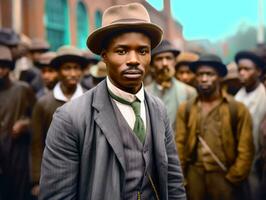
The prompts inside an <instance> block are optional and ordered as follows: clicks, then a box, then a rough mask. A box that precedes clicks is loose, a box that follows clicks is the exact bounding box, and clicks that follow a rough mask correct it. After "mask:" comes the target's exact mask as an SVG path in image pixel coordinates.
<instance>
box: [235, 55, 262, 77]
mask: <svg viewBox="0 0 266 200" xmlns="http://www.w3.org/2000/svg"><path fill="white" fill-rule="evenodd" d="M245 58H246V59H249V60H252V61H253V62H254V63H255V64H256V65H257V67H258V68H260V69H261V70H262V71H263V72H264V71H265V70H266V67H265V63H264V61H263V60H262V59H261V58H260V57H259V56H257V55H255V54H253V53H251V52H245V51H243V52H239V53H237V54H236V56H235V62H236V63H238V62H239V60H240V59H245Z"/></svg>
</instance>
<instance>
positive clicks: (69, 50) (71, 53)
mask: <svg viewBox="0 0 266 200" xmlns="http://www.w3.org/2000/svg"><path fill="white" fill-rule="evenodd" d="M56 54H57V56H56V57H55V58H54V59H53V60H52V61H51V65H52V66H53V67H54V68H55V69H59V68H60V67H61V65H62V64H63V63H66V62H75V63H78V64H80V66H81V68H85V67H86V65H87V64H88V62H87V59H86V58H84V57H83V56H82V51H81V50H79V49H78V48H76V47H73V46H62V47H60V48H59V49H58V51H57V53H56Z"/></svg>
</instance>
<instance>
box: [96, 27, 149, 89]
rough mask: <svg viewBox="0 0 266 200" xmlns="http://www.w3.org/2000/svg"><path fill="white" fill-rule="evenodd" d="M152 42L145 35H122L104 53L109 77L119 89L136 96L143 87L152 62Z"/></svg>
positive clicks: (115, 38) (131, 33)
mask: <svg viewBox="0 0 266 200" xmlns="http://www.w3.org/2000/svg"><path fill="white" fill-rule="evenodd" d="M150 52H151V42H150V39H149V38H148V37H147V36H146V35H145V34H143V33H139V32H128V33H122V34H120V35H118V36H116V37H113V38H112V39H110V40H109V42H108V45H107V47H106V48H105V49H104V50H103V51H102V54H101V55H102V58H103V61H104V62H105V63H106V66H107V75H108V77H109V78H110V80H111V82H112V83H113V84H114V85H115V86H116V87H118V88H119V89H121V90H123V91H125V92H128V93H132V94H136V93H137V92H138V91H139V90H140V88H141V87H142V82H143V79H144V75H145V73H146V72H147V70H148V68H149V64H150V60H151V54H150Z"/></svg>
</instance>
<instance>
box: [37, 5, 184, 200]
mask: <svg viewBox="0 0 266 200" xmlns="http://www.w3.org/2000/svg"><path fill="white" fill-rule="evenodd" d="M102 24H103V26H102V27H101V28H99V29H97V30H95V31H94V32H92V33H91V34H90V35H89V37H88V40H87V46H88V47H89V49H90V50H91V51H92V52H93V53H95V54H98V55H101V57H102V59H103V61H104V62H105V64H106V68H107V77H106V79H105V80H104V81H102V82H100V83H99V84H98V85H97V86H96V87H94V88H93V89H91V90H89V91H88V92H86V93H85V94H84V95H83V96H82V97H80V98H78V99H76V100H73V101H71V102H69V103H67V104H65V105H64V106H62V107H61V108H59V109H58V110H57V111H56V113H55V115H54V118H53V121H52V123H51V126H50V129H49V131H48V135H47V139H46V147H45V150H44V155H43V160H42V172H41V182H40V183H41V184H40V199H84V200H89V199H93V200H104V199H115V200H120V199H121V200H122V199H150V200H153V199H161V200H168V199H186V196H185V190H184V187H183V178H182V173H181V170H180V165H179V160H178V156H177V152H176V149H175V144H174V139H173V133H172V129H171V125H170V123H169V120H168V118H167V114H166V110H165V108H164V107H163V105H162V103H161V101H159V100H158V99H157V98H155V97H154V96H151V95H150V94H148V93H146V92H145V90H144V88H143V79H144V75H145V72H146V71H147V70H148V67H149V64H150V59H151V53H150V52H151V49H152V48H154V47H155V46H157V45H158V44H159V43H160V41H161V38H162V32H163V31H162V29H161V28H160V27H159V26H157V25H156V24H153V23H151V22H150V17H149V14H148V12H147V10H146V9H145V7H144V6H143V5H141V4H139V3H131V4H127V5H116V6H113V7H110V8H108V9H107V10H105V12H104V13H103V19H102Z"/></svg>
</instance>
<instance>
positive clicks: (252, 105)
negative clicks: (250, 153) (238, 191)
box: [235, 51, 266, 199]
mask: <svg viewBox="0 0 266 200" xmlns="http://www.w3.org/2000/svg"><path fill="white" fill-rule="evenodd" d="M235 61H236V63H237V66H238V72H239V78H240V81H241V83H242V85H243V87H242V88H241V89H240V90H239V91H238V93H237V94H236V96H235V99H236V100H238V101H240V102H242V103H244V104H245V105H246V106H247V108H248V109H249V111H250V113H251V116H252V121H253V139H254V144H255V157H254V161H253V166H252V170H251V174H250V177H249V182H250V188H251V195H252V199H258V196H259V193H260V192H259V186H260V177H261V174H260V172H259V168H260V167H261V166H259V165H260V164H259V162H258V161H259V156H260V151H261V149H260V145H261V143H262V141H261V138H260V136H259V127H260V124H261V122H262V120H263V117H264V116H265V114H266V89H265V87H264V85H263V84H262V83H261V82H260V77H262V75H263V73H264V72H265V69H266V67H265V63H264V62H263V60H262V58H261V57H260V56H258V54H257V52H256V51H254V52H252V51H241V52H238V53H237V54H236V56H235Z"/></svg>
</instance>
